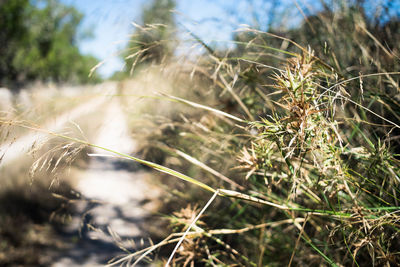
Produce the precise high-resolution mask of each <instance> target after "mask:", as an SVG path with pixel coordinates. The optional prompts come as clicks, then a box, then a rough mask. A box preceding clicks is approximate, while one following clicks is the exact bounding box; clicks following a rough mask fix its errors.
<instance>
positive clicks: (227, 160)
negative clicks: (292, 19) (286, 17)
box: [0, 0, 400, 266]
mask: <svg viewBox="0 0 400 267" xmlns="http://www.w3.org/2000/svg"><path fill="white" fill-rule="evenodd" d="M174 6H175V2H174V1H162V0H154V1H152V2H151V3H150V4H148V6H146V7H145V9H144V10H145V12H144V13H143V17H142V24H141V25H137V27H136V28H137V29H136V30H135V32H134V34H133V35H132V40H131V42H130V43H129V44H128V46H127V49H126V51H123V52H122V56H123V57H124V58H125V60H126V69H125V71H124V72H120V73H117V74H115V76H114V77H113V78H114V79H116V80H120V82H119V92H118V94H117V96H118V97H121V103H122V104H123V106H124V110H125V111H126V112H128V114H130V116H129V120H130V123H131V128H132V134H133V135H134V136H135V139H136V140H137V141H138V144H139V145H140V151H141V153H140V154H139V155H137V156H132V155H127V154H122V153H120V152H118V151H112V150H110V149H108V148H106V147H104V148H103V149H104V150H107V151H109V152H114V153H115V154H116V155H117V156H119V157H123V158H125V159H126V160H131V161H136V162H139V163H141V164H143V165H146V166H148V167H150V168H152V169H154V170H157V171H159V174H158V175H156V174H155V178H154V183H155V184H156V185H157V186H159V187H161V188H163V189H164V193H163V194H162V195H161V199H160V201H159V202H160V203H162V207H161V209H160V216H159V221H157V223H156V222H154V224H155V225H157V227H158V229H163V228H164V229H168V231H169V233H170V235H168V236H167V237H166V235H165V232H163V231H156V230H154V232H153V240H154V242H153V243H152V245H151V246H149V247H147V248H144V249H142V250H138V251H130V250H129V249H125V250H124V251H123V252H122V255H121V256H120V257H117V258H114V259H111V260H110V265H111V266H113V265H115V266H117V265H120V264H125V265H126V266H131V265H134V263H137V262H142V263H143V262H144V263H147V262H151V261H153V260H154V261H155V262H156V264H158V265H161V264H164V265H171V266H398V263H399V262H400V223H399V222H400V216H399V210H400V205H399V201H400V199H399V198H400V197H399V194H400V187H399V183H400V178H399V176H400V161H399V160H400V159H399V153H400V146H399V140H400V139H399V138H398V136H399V133H400V98H399V77H400V72H399V69H400V68H399V65H400V60H399V55H400V46H399V44H400V27H399V26H400V14H399V10H398V7H396V3H395V2H394V1H393V2H392V1H383V2H382V3H381V4H379V5H377V6H376V9H375V11H376V12H374V10H372V9H371V7H372V6H374V5H372V4H371V3H369V2H368V1H366V2H364V1H357V0H354V1H331V2H329V3H327V2H325V1H321V8H320V9H319V10H318V11H317V12H315V13H310V12H306V10H305V9H303V8H302V7H301V6H299V5H296V7H297V8H298V9H299V12H301V13H302V14H303V16H304V18H303V20H302V21H301V23H298V24H296V25H295V26H293V27H291V28H282V27H280V26H281V24H280V23H279V22H276V21H275V22H274V23H271V24H269V26H268V27H267V28H265V27H262V26H260V25H262V24H261V21H259V22H260V23H255V27H251V26H243V27H242V28H240V29H239V30H238V31H236V32H235V34H234V36H233V40H232V42H231V45H232V46H231V49H227V48H224V47H221V46H218V45H210V44H207V43H206V42H205V41H203V40H201V39H200V38H199V37H198V36H196V35H195V34H194V33H188V34H187V36H191V38H190V40H180V39H179V38H178V35H177V32H178V31H179V30H180V29H181V28H179V27H178V26H177V23H176V21H175V17H174V16H173V15H172V14H171V13H170V9H173V8H174ZM150 10H155V11H156V12H154V13H151V12H150ZM272 10H273V11H274V10H275V11H277V10H278V9H272ZM146 12H150V13H146ZM158 12H161V13H158ZM269 15H271V17H272V18H279V17H280V14H279V13H276V14H273V13H272V12H271V14H269ZM255 18H257V16H256V17H255ZM256 21H257V20H256ZM283 23H285V22H284V21H282V24H283ZM182 42H189V43H190V45H193V46H194V47H196V48H200V49H201V51H203V52H202V53H201V54H199V53H197V54H190V53H188V54H185V55H181V54H179V55H178V54H177V53H176V51H174V48H175V47H177V46H179V45H181V44H182ZM186 45H187V43H186ZM190 51H191V50H190ZM129 75H133V79H131V80H129V79H127V77H129ZM135 84H136V85H135ZM137 84H139V86H137ZM138 88H141V90H140V91H139V90H138ZM151 91H155V92H156V94H151V93H150V92H151ZM7 121H8V122H9V120H7ZM18 124H19V123H18ZM20 125H22V126H23V125H26V124H24V122H22V123H20ZM53 135H55V136H56V137H57V139H58V140H64V141H66V142H68V143H71V142H72V143H74V147H76V148H79V149H84V147H85V148H86V149H87V148H89V147H98V146H97V145H96V144H91V143H89V142H88V141H87V140H84V139H83V138H74V137H71V136H69V135H68V134H66V135H62V134H53ZM60 147H61V148H62V146H60ZM100 148H101V147H100ZM67 151H69V150H67ZM74 151H75V150H74ZM76 151H78V150H76ZM77 155H78V154H77ZM81 155H82V154H81ZM74 156H76V155H74ZM54 157H55V158H57V155H55V156H54ZM71 159H72V158H71ZM78 159H79V157H78ZM69 160H70V158H67V159H66V163H69ZM50 162H54V161H50ZM56 162H57V161H56ZM50 166H51V167H52V165H50ZM54 167H55V168H54V170H57V169H58V167H57V166H54ZM160 222H161V224H160ZM3 247H6V248H7V249H8V248H9V245H8V243H7V244H6V245H5V246H3ZM3 251H4V250H3ZM0 255H1V254H0Z"/></svg>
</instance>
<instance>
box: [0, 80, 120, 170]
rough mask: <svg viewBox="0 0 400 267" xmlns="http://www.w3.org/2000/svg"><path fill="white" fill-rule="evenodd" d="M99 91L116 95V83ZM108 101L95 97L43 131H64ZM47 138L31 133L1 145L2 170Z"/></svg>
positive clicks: (104, 97) (55, 119) (105, 97)
mask: <svg viewBox="0 0 400 267" xmlns="http://www.w3.org/2000/svg"><path fill="white" fill-rule="evenodd" d="M99 89H101V90H102V91H101V93H102V94H104V95H112V94H115V92H116V83H109V84H107V85H106V86H105V87H99ZM107 99H109V97H108V96H98V97H95V98H94V99H92V100H90V101H88V102H86V103H84V104H81V105H79V106H78V107H76V108H74V109H72V110H69V111H67V112H65V113H64V114H62V115H60V116H57V117H56V118H52V119H50V121H48V122H47V123H46V125H44V126H43V127H42V129H43V130H47V131H51V132H58V131H60V130H62V128H63V127H64V126H65V124H66V123H67V122H69V121H73V120H75V119H76V118H78V117H80V116H85V115H86V114H88V113H90V112H92V111H93V110H95V109H97V108H99V106H101V104H103V103H104V102H105V101H106V100H107ZM47 137H48V134H47V133H42V132H34V131H31V132H30V133H29V134H27V135H25V136H23V137H20V138H17V139H16V140H15V141H13V142H12V143H11V144H9V143H6V144H3V145H0V157H2V159H1V161H0V168H4V166H6V165H8V164H10V163H11V162H13V161H14V160H16V159H18V158H19V157H21V155H24V154H26V153H27V152H28V151H29V149H30V148H31V147H32V145H33V144H35V143H39V144H40V143H41V142H44V141H45V140H46V138H47ZM12 138H13V137H12V136H9V139H12Z"/></svg>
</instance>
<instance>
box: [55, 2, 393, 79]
mask: <svg viewBox="0 0 400 267" xmlns="http://www.w3.org/2000/svg"><path fill="white" fill-rule="evenodd" d="M380 1H384V0H380ZM380 1H377V2H375V0H369V1H368V0H367V2H369V3H370V4H371V5H372V6H374V5H376V4H379V2H380ZM61 2H63V3H64V4H67V5H72V6H74V7H75V8H77V9H78V10H79V11H80V12H81V13H83V14H84V20H83V22H82V24H81V30H82V31H84V30H85V29H92V31H93V35H94V36H93V38H92V39H86V40H81V41H80V43H79V48H80V50H81V51H82V52H83V53H88V54H93V55H94V56H96V57H97V58H99V59H100V60H105V61H106V63H105V64H104V65H103V66H102V67H101V68H99V69H98V72H99V73H100V74H101V75H102V76H104V77H107V76H109V75H111V74H112V73H113V72H114V71H117V70H120V69H121V68H122V67H123V61H122V60H121V59H120V58H119V57H118V56H117V53H118V51H121V50H122V49H123V48H124V47H125V46H126V43H127V41H128V40H129V34H130V33H132V32H133V30H134V27H133V26H132V24H131V22H132V21H135V22H140V13H141V11H142V7H143V5H144V4H146V3H149V2H150V0H95V1H93V0H61ZM295 2H296V3H297V4H298V5H301V9H302V12H304V13H305V14H306V15H307V14H310V13H315V12H317V11H318V9H319V8H320V3H319V1H312V0H270V1H265V0H176V3H177V7H176V13H175V14H176V20H177V21H178V22H179V23H181V24H183V25H184V26H185V27H186V28H187V29H189V30H190V31H192V32H194V33H195V34H196V35H197V36H199V37H200V38H201V39H202V40H203V41H205V42H206V43H210V42H212V41H216V40H218V41H229V40H230V39H231V37H232V32H233V31H234V30H236V29H238V28H239V27H240V25H241V24H252V25H254V24H255V21H258V22H259V23H260V24H261V25H259V26H260V28H261V29H262V30H266V28H267V25H269V24H270V23H274V22H275V21H279V22H281V23H283V26H284V27H291V26H294V25H296V24H298V23H299V22H300V21H301V20H302V14H301V12H300V11H299V9H298V8H297V7H296V5H294V3H295ZM273 3H275V4H276V6H275V8H276V9H277V11H278V16H279V18H274V17H271V16H268V14H269V13H268V10H271V9H272V8H273V6H272V5H273ZM398 8H399V5H395V8H394V10H395V11H396V12H398V11H399V9H398ZM371 10H375V9H374V8H371ZM254 17H256V20H254V19H253V18H254ZM273 26H275V28H277V27H279V26H280V25H273ZM263 27H264V28H263Z"/></svg>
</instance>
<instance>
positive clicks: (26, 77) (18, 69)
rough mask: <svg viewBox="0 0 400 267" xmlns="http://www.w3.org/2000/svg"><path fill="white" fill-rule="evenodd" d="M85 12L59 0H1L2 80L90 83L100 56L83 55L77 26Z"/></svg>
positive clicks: (0, 43) (0, 67)
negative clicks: (80, 49) (82, 12)
mask: <svg viewBox="0 0 400 267" xmlns="http://www.w3.org/2000/svg"><path fill="white" fill-rule="evenodd" d="M82 18H83V15H82V14H81V13H79V12H78V10H76V9H75V8H73V7H70V6H66V5H64V4H62V3H60V2H58V1H56V0H38V1H32V0H31V1H30V0H13V1H1V2H0V29H2V30H1V31H0V54H1V55H2V57H1V58H0V82H1V83H2V84H4V85H7V86H13V85H14V86H15V85H16V84H21V83H25V82H29V81H34V80H42V81H54V82H66V81H70V82H77V83H86V82H90V81H97V80H99V77H97V76H94V77H91V78H89V77H88V73H89V70H90V67H92V66H94V65H95V64H96V63H97V59H96V58H95V57H93V56H90V55H82V54H81V53H80V51H79V49H78V47H77V41H78V36H77V30H78V26H79V25H80V23H81V20H82Z"/></svg>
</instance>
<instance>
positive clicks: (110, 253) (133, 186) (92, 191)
mask: <svg viewBox="0 0 400 267" xmlns="http://www.w3.org/2000/svg"><path fill="white" fill-rule="evenodd" d="M102 108H103V107H102ZM104 108H106V116H104V121H103V126H102V127H101V128H100V130H99V132H98V135H97V138H96V139H95V141H94V143H95V144H97V145H100V146H104V147H107V148H110V149H113V150H116V151H119V152H123V153H127V154H130V153H132V151H134V149H135V143H134V141H133V140H132V139H131V138H130V135H129V131H128V127H127V123H126V117H125V114H124V113H123V111H122V110H121V106H120V103H119V101H118V99H117V98H116V99H112V100H110V101H108V103H107V105H106V106H105V107H104ZM93 153H94V154H99V153H101V154H107V152H104V151H102V150H101V149H97V148H96V149H94V150H93ZM108 154H110V153H108ZM146 175H148V174H147V173H146V172H144V171H143V170H141V168H140V166H138V165H137V164H136V163H135V162H132V161H127V160H123V159H118V158H114V157H97V156H96V157H91V160H90V163H89V167H88V168H87V169H86V170H81V171H80V173H79V175H78V182H77V184H76V187H75V189H76V190H77V191H78V192H80V194H82V196H83V197H84V198H86V199H88V200H89V201H80V202H79V203H78V204H77V205H76V209H77V213H76V214H75V215H74V216H73V218H72V223H71V224H70V225H69V226H68V227H67V228H66V229H64V231H65V233H64V234H65V236H66V241H67V243H69V246H68V248H66V249H65V250H64V251H62V252H60V253H58V255H55V256H54V255H53V256H52V259H51V262H52V266H53V267H63V266H103V265H104V264H106V263H107V261H108V260H110V259H111V258H113V257H114V256H116V255H118V254H121V252H122V250H121V249H120V248H118V246H117V245H116V243H117V242H119V244H120V245H122V246H124V247H126V248H128V249H129V250H131V251H133V250H135V246H136V245H139V244H140V243H141V240H142V239H145V238H146V233H145V232H144V229H143V224H144V223H145V219H146V217H147V216H148V215H149V212H148V211H146V208H147V210H151V209H152V202H151V201H149V199H148V198H149V196H150V197H155V196H156V194H157V192H156V191H155V190H154V189H152V188H150V186H149V185H148V183H146V181H145V179H146ZM88 225H90V226H89V227H88ZM91 227H93V228H95V229H96V230H95V231H93V230H90V228H91ZM79 236H80V237H79ZM74 240H75V242H73V241H74Z"/></svg>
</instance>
